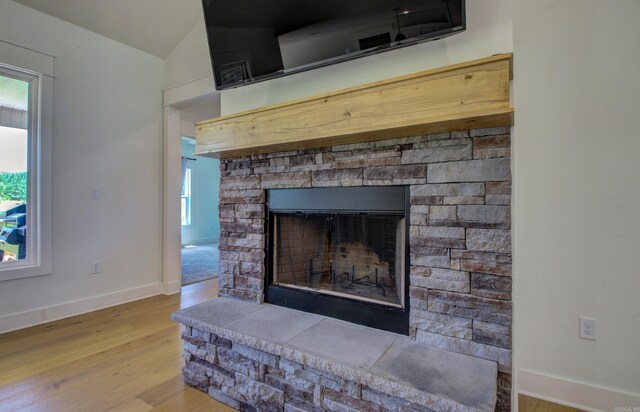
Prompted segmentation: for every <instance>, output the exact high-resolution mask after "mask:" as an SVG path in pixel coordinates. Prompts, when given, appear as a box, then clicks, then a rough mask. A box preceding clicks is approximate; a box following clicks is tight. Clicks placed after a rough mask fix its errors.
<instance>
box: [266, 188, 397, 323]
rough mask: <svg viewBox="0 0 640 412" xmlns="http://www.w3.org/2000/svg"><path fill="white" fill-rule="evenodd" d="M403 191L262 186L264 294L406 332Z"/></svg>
mask: <svg viewBox="0 0 640 412" xmlns="http://www.w3.org/2000/svg"><path fill="white" fill-rule="evenodd" d="M408 192H409V191H408V187H405V186H385V187H377V186H371V187H353V188H350V187H347V188H344V187H340V188H312V189H279V190H278V189H272V190H269V191H268V193H267V209H268V210H267V212H268V213H267V216H268V221H267V225H268V234H269V242H268V245H269V246H268V248H269V250H268V253H267V254H266V255H267V263H266V266H267V276H268V279H267V282H266V286H265V287H266V290H265V300H266V301H267V302H269V303H272V304H276V305H280V306H286V307H290V308H294V309H299V310H303V311H307V312H312V313H317V314H322V315H326V316H331V317H334V318H337V319H342V320H346V321H349V322H353V323H359V324H362V325H365V326H370V327H374V328H378V329H383V330H388V331H392V332H395V333H403V334H408V331H409V319H408V310H406V308H407V307H408V282H407V278H408V275H407V274H408V267H409V251H408V244H409V243H408V234H409V219H408V216H409V210H408V208H409V202H408V199H409V193H408Z"/></svg>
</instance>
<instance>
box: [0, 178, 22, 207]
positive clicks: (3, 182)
mask: <svg viewBox="0 0 640 412" xmlns="http://www.w3.org/2000/svg"><path fill="white" fill-rule="evenodd" d="M6 200H17V201H22V202H26V201H27V172H19V173H9V172H0V201H6Z"/></svg>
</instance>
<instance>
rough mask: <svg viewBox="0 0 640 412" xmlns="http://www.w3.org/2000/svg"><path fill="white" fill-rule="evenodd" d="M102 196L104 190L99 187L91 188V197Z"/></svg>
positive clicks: (99, 197) (98, 197)
mask: <svg viewBox="0 0 640 412" xmlns="http://www.w3.org/2000/svg"><path fill="white" fill-rule="evenodd" d="M101 198H102V190H100V188H99V187H94V188H93V189H91V199H96V200H97V199H101Z"/></svg>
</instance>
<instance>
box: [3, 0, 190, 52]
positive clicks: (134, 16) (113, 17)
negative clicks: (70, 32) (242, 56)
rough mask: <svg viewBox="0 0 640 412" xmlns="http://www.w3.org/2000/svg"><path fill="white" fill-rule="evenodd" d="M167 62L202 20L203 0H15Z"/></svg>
mask: <svg viewBox="0 0 640 412" xmlns="http://www.w3.org/2000/svg"><path fill="white" fill-rule="evenodd" d="M15 1H16V2H18V3H21V4H24V5H25V6H28V7H31V8H33V9H36V10H39V11H41V12H43V13H46V14H49V15H51V16H54V17H57V18H59V19H62V20H65V21H67V22H69V23H72V24H75V25H76V26H80V27H83V28H85V29H87V30H91V31H93V32H95V33H98V34H101V35H103V36H105V37H109V38H111V39H113V40H116V41H119V42H121V43H124V44H127V45H129V46H131V47H135V48H136V49H139V50H142V51H145V52H147V53H150V54H153V55H155V56H158V57H160V58H162V59H165V58H166V57H167V56H168V55H169V53H170V52H171V51H172V50H173V49H174V48H175V47H176V45H177V44H178V43H179V42H180V40H182V38H183V37H184V36H185V35H186V34H187V32H188V31H189V30H190V29H191V28H192V27H193V26H194V25H195V24H196V23H197V21H198V19H200V18H202V3H201V0H15Z"/></svg>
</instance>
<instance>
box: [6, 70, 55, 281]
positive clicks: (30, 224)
mask: <svg viewBox="0 0 640 412" xmlns="http://www.w3.org/2000/svg"><path fill="white" fill-rule="evenodd" d="M0 74H2V75H6V76H8V77H12V78H16V79H19V80H24V81H27V82H29V106H28V126H27V151H28V152H27V173H28V188H27V257H26V259H23V260H19V261H12V262H1V263H0V282H2V281H6V280H14V279H20V278H26V277H33V276H41V275H47V274H51V273H52V251H51V171H52V169H51V136H52V134H51V123H52V112H53V110H52V109H53V98H52V97H53V77H52V76H49V75H46V74H43V73H39V72H36V71H34V70H29V69H28V68H24V67H17V66H13V65H11V64H8V63H7V62H6V61H2V62H0Z"/></svg>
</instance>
